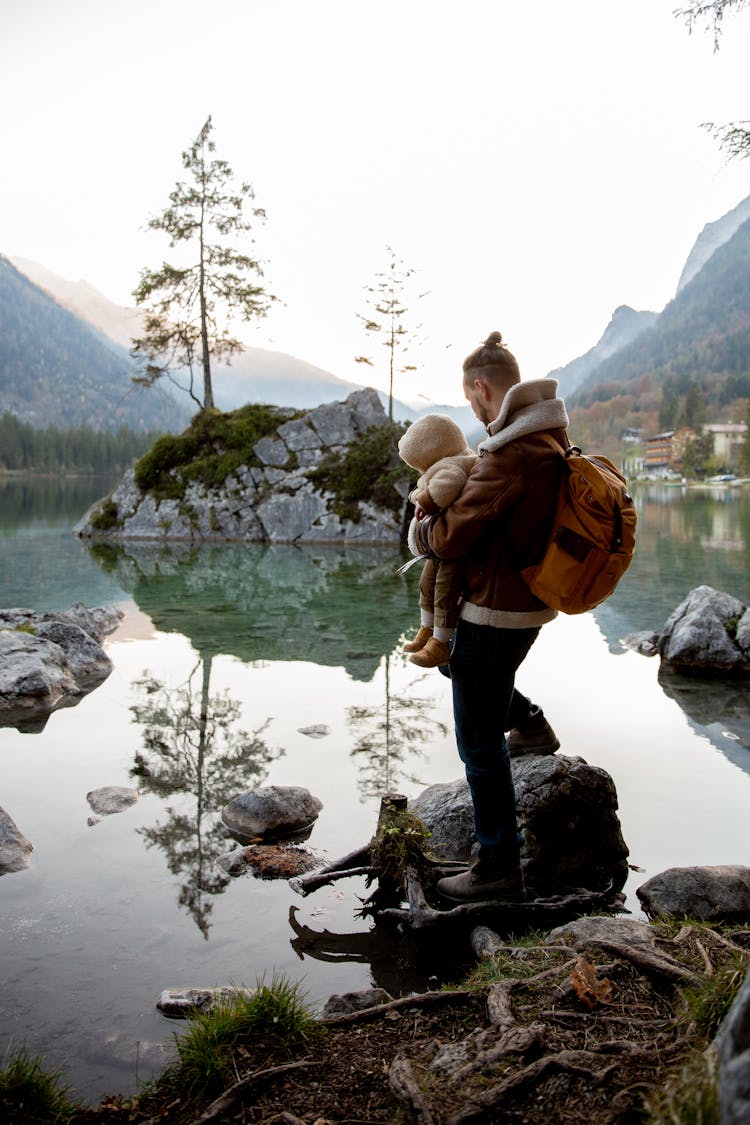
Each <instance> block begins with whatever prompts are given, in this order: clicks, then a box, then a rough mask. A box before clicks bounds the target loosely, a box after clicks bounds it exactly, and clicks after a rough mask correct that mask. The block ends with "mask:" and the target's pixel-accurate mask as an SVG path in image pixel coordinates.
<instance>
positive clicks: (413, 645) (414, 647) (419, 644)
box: [404, 625, 432, 652]
mask: <svg viewBox="0 0 750 1125" xmlns="http://www.w3.org/2000/svg"><path fill="white" fill-rule="evenodd" d="M431 636H432V629H431V628H430V626H429V625H420V626H419V631H418V632H417V635H416V637H415V638H414V640H413V641H407V642H406V644H405V645H404V652H419V650H420V649H421V648H424V646H425V645H426V644H427V642H428V641H429V639H430V637H431Z"/></svg>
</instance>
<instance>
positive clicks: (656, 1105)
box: [645, 1049, 721, 1125]
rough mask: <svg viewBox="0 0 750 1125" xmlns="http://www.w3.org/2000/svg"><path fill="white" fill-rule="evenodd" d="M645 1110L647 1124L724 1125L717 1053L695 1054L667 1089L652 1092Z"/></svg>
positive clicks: (647, 1099) (689, 1057) (672, 1079)
mask: <svg viewBox="0 0 750 1125" xmlns="http://www.w3.org/2000/svg"><path fill="white" fill-rule="evenodd" d="M645 1109H646V1115H647V1116H646V1118H645V1120H646V1123H647V1125H720V1122H721V1108H720V1103H719V1083H718V1063H717V1059H716V1054H715V1052H714V1051H713V1050H711V1049H709V1050H707V1051H694V1052H693V1053H692V1054H691V1055H690V1056H688V1058H687V1061H686V1062H685V1064H684V1066H683V1067H682V1068H681V1069H680V1070H679V1071H678V1072H677V1073H676V1074H674V1075H673V1076H672V1077H671V1078H670V1079H669V1081H668V1082H667V1084H666V1086H664V1088H663V1089H660V1090H652V1091H651V1093H650V1094H649V1095H648V1096H647V1098H646V1101H645Z"/></svg>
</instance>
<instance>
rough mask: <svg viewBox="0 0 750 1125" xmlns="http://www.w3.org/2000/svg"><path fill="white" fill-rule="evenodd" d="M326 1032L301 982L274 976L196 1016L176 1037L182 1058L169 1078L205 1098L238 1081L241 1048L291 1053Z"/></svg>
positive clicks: (172, 1082) (194, 1095) (196, 1095)
mask: <svg viewBox="0 0 750 1125" xmlns="http://www.w3.org/2000/svg"><path fill="white" fill-rule="evenodd" d="M321 1030H322V1028H321V1026H320V1024H319V1023H318V1021H317V1020H316V1019H315V1017H314V1016H313V1015H312V1013H311V1012H310V1011H309V1009H308V1008H307V1006H306V1004H305V1002H304V997H303V996H302V994H301V992H300V988H299V985H298V984H294V983H292V982H290V981H288V980H286V979H285V978H283V977H281V976H277V975H275V974H274V976H273V978H272V980H271V983H270V985H267V984H264V983H263V981H260V982H259V983H258V984H257V985H256V987H255V990H254V991H253V992H252V993H251V994H249V995H244V994H242V993H239V994H238V995H237V997H236V998H234V999H233V1000H232V1001H231V1002H230V1003H228V1004H226V1005H221V1006H219V1007H217V1008H214V1009H212V1010H211V1011H209V1012H204V1013H202V1014H199V1015H196V1016H195V1017H194V1018H193V1019H191V1020H190V1028H189V1030H188V1031H187V1032H186V1033H185V1034H183V1035H175V1043H176V1046H177V1054H178V1062H177V1063H176V1064H175V1067H173V1068H170V1069H171V1071H172V1073H171V1074H170V1076H169V1081H170V1082H171V1084H174V1085H177V1086H179V1087H181V1088H183V1089H186V1090H187V1091H188V1092H189V1094H190V1096H191V1097H196V1098H199V1097H202V1096H205V1095H207V1094H210V1093H212V1092H214V1091H216V1090H217V1089H219V1088H223V1087H225V1086H227V1085H229V1084H231V1083H232V1082H234V1081H236V1080H237V1073H236V1070H235V1066H234V1054H235V1051H236V1050H237V1048H238V1047H244V1048H250V1049H251V1048H253V1047H255V1048H256V1049H257V1048H262V1049H264V1050H265V1049H268V1050H271V1051H273V1052H274V1053H275V1054H281V1055H286V1056H289V1055H292V1054H293V1053H294V1052H295V1051H298V1050H300V1049H301V1048H303V1047H305V1045H306V1044H307V1043H308V1041H309V1040H310V1039H311V1038H312V1036H314V1035H315V1034H316V1033H318V1032H320V1031H321Z"/></svg>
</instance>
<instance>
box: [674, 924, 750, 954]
mask: <svg viewBox="0 0 750 1125" xmlns="http://www.w3.org/2000/svg"><path fill="white" fill-rule="evenodd" d="M694 934H700V936H701V938H703V940H704V941H705V940H707V939H708V938H711V939H712V940H713V941H715V942H717V944H718V945H721V946H723V947H724V949H731V950H732V952H733V953H742V954H745V955H746V954H747V952H748V950H747V948H746V947H745V946H743V945H737V943H736V942H734V941H732V939H731V938H729V937H727V936H726V935H725V934H722V933H721V932H720V931H719V930H712V929H711V927H710V926H694V925H693V924H692V923H691V922H687V923H686V924H685V925H684V926H683V927H682V929H681V930H680V932H679V933H678V934H677V936H676V937H673V938H672V944H673V945H681V944H682V943H683V942H685V941H687V940H688V938H691V937H693V935H694ZM748 934H750V931H748V930H740V931H738V933H737V936H738V937H740V936H742V937H746V936H748ZM696 944H698V945H700V944H701V943H700V941H698V939H696ZM701 948H702V947H701Z"/></svg>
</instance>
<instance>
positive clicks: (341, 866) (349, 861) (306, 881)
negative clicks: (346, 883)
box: [289, 844, 371, 895]
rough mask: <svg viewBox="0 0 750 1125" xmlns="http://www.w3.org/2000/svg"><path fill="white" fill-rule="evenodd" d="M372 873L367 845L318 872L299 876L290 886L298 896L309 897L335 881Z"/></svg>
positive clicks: (320, 868) (321, 868)
mask: <svg viewBox="0 0 750 1125" xmlns="http://www.w3.org/2000/svg"><path fill="white" fill-rule="evenodd" d="M370 871H371V867H370V845H369V844H367V845H366V846H365V847H363V848H357V850H356V851H353V852H349V854H348V855H344V856H341V858H340V859H336V860H334V862H333V863H328V864H326V866H325V867H319V868H318V870H317V871H308V872H307V873H306V874H305V875H297V876H296V877H295V878H294V879H290V880H289V885H290V887H291V888H292V890H294V891H296V892H297V894H300V895H309V894H310V892H311V891H317V890H318V888H319V887H325V886H326V885H327V884H328V883H333V882H334V880H335V879H347V878H349V876H350V875H367V874H368V873H369V872H370Z"/></svg>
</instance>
